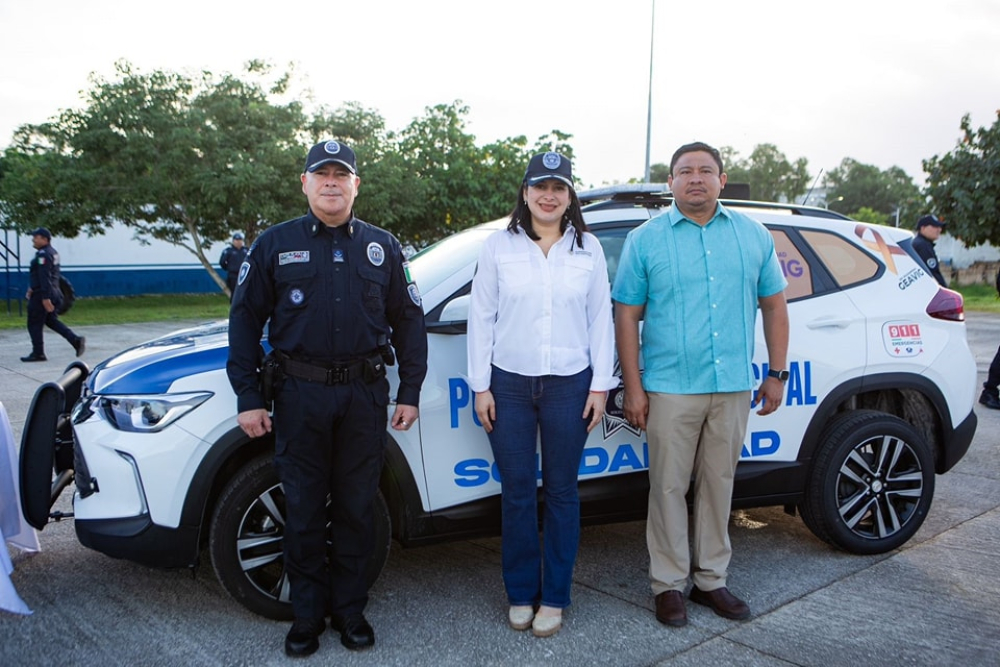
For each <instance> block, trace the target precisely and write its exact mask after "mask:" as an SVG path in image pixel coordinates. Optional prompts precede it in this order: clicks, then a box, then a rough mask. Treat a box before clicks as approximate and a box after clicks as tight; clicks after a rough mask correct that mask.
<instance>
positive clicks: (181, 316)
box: [0, 285, 1000, 329]
mask: <svg viewBox="0 0 1000 667" xmlns="http://www.w3.org/2000/svg"><path fill="white" fill-rule="evenodd" d="M955 290H956V291H958V292H960V293H961V294H962V296H963V297H964V298H965V310H966V311H977V312H987V313H1000V298H997V291H996V290H995V289H994V288H993V287H991V286H989V285H963V286H961V287H956V288H955ZM11 310H12V311H13V312H12V313H10V314H8V313H7V312H6V309H4V310H3V311H0V329H20V328H24V327H26V326H27V304H26V303H24V302H22V305H21V314H20V315H18V314H17V302H15V301H12V302H11ZM227 317H229V299H227V298H226V296H225V295H224V294H221V293H220V294H150V295H145V296H120V297H103V298H97V297H95V298H86V299H77V301H76V303H75V304H73V309H72V310H71V311H69V313H67V314H66V315H63V316H62V317H60V319H61V320H63V321H64V322H65V323H66V324H68V325H69V326H70V327H75V326H84V325H90V324H130V323H134V322H169V321H171V320H177V321H182V320H205V321H209V320H223V319H226V318H227Z"/></svg>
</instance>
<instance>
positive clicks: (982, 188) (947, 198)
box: [923, 111, 1000, 246]
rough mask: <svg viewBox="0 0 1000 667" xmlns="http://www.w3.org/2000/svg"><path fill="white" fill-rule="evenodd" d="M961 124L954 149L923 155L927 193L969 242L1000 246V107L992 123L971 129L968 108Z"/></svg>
mask: <svg viewBox="0 0 1000 667" xmlns="http://www.w3.org/2000/svg"><path fill="white" fill-rule="evenodd" d="M960 127H961V130H962V138H961V139H960V140H959V142H958V145H957V146H956V147H955V149H954V150H953V151H951V152H950V153H946V154H945V155H942V156H937V155H935V156H934V157H932V158H930V159H928V160H924V161H923V166H924V171H925V172H927V194H928V195H930V197H931V198H932V199H933V201H934V211H935V213H937V215H939V216H940V217H941V218H942V219H943V220H946V221H947V222H948V233H949V234H952V235H954V236H956V237H958V238H960V239H962V241H964V242H965V243H966V244H967V245H977V244H980V243H985V242H989V243H991V244H993V245H995V246H1000V111H998V112H997V119H996V121H994V123H993V125H992V126H991V127H980V128H979V129H977V130H973V129H972V122H971V119H970V117H969V115H968V114H966V115H965V116H963V117H962V122H961V125H960Z"/></svg>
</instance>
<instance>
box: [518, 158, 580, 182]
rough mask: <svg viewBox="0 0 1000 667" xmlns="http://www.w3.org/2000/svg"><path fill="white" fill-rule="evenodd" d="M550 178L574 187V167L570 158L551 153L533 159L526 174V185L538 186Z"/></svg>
mask: <svg viewBox="0 0 1000 667" xmlns="http://www.w3.org/2000/svg"><path fill="white" fill-rule="evenodd" d="M550 178H554V179H555V180H557V181H562V182H563V183H565V184H566V185H568V186H569V187H571V188H572V187H573V165H572V164H571V163H570V161H569V158H568V157H566V156H565V155H560V154H559V153H553V152H549V153H539V154H538V155H535V156H534V157H532V158H531V161H530V162H529V163H528V169H527V170H526V171H525V172H524V182H525V184H526V185H536V184H538V183H541V182H542V181H545V180H548V179H550Z"/></svg>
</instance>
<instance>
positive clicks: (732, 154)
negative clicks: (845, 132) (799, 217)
mask: <svg viewBox="0 0 1000 667" xmlns="http://www.w3.org/2000/svg"><path fill="white" fill-rule="evenodd" d="M719 152H720V153H721V154H722V160H723V164H724V165H725V170H726V176H727V179H728V181H729V182H731V183H748V184H749V185H750V196H751V197H752V198H753V199H757V200H760V201H795V200H796V198H798V197H799V196H801V195H803V194H805V191H806V188H808V187H809V169H808V165H809V162H808V160H806V159H805V158H804V157H800V158H799V159H797V160H795V162H789V161H788V158H787V157H785V154H784V153H782V152H781V151H779V150H778V147H777V146H775V145H774V144H757V145H756V146H755V147H754V149H753V152H752V153H750V157H748V158H746V159H742V158H740V156H739V153H738V152H737V151H736V150H735V149H734V148H732V147H730V146H723V147H722V148H721V149H719Z"/></svg>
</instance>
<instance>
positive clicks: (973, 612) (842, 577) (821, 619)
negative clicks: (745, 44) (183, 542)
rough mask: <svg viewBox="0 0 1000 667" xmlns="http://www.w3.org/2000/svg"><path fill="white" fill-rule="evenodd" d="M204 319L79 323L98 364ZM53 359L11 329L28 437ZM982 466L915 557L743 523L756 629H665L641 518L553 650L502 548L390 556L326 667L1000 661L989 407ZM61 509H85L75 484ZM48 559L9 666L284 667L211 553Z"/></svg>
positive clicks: (768, 517) (918, 542) (19, 582)
mask: <svg viewBox="0 0 1000 667" xmlns="http://www.w3.org/2000/svg"><path fill="white" fill-rule="evenodd" d="M187 324H190V323H187V322H185V323H171V324H144V325H128V326H113V327H110V326H109V327H81V328H80V333H82V334H84V335H86V336H87V345H88V351H87V353H86V355H85V356H84V361H86V362H87V363H88V364H90V365H94V364H95V363H96V362H97V361H99V360H101V359H104V358H106V357H107V356H110V355H111V354H113V353H115V352H117V351H120V350H121V349H123V348H125V347H127V346H129V345H131V344H134V343H137V342H141V341H143V340H147V339H149V338H152V337H154V336H156V335H159V334H161V333H167V332H169V331H171V330H173V329H176V328H180V327H181V326H184V325H187ZM968 329H969V341H970V346H971V347H972V349H973V351H974V353H975V355H976V360H977V364H978V367H979V371H980V381H981V380H982V378H983V376H984V375H985V371H986V368H987V366H988V365H989V362H990V360H991V359H992V357H993V354H994V352H995V351H996V347H997V345H998V344H1000V316H992V315H979V314H975V313H972V314H970V315H969V326H968ZM46 342H47V353H48V356H49V359H50V361H48V362H44V363H37V364H22V363H21V362H20V361H19V360H18V357H19V356H21V355H23V354H25V353H27V351H28V349H29V346H28V339H27V333H26V332H25V331H0V400H2V401H3V403H4V405H5V406H6V408H7V411H8V413H9V416H10V419H11V422H12V424H13V428H14V430H15V435H16V436H17V437H18V441H19V438H20V430H21V427H22V426H23V422H24V416H25V413H26V411H27V407H28V403H29V401H30V399H31V396H32V394H33V392H34V390H35V388H36V387H37V386H38V383H40V382H42V381H47V380H51V379H55V378H56V377H57V376H58V375H59V374H60V373H61V372H62V370H63V368H65V366H66V365H68V364H69V363H70V362H71V361H72V360H73V350H72V348H70V346H69V345H67V344H65V342H64V341H62V340H61V339H58V338H57V337H54V336H52V335H51V334H47V339H46ZM976 411H977V413H978V414H979V418H980V422H979V429H978V432H977V434H976V438H975V440H974V441H973V444H972V447H971V449H970V451H969V453H968V454H967V456H966V457H965V458H964V459H963V460H962V461H961V462H960V463H959V464H958V465H957V466H956V468H955V469H954V470H952V471H951V472H949V473H948V474H946V475H943V476H939V477H938V478H937V480H936V487H937V488H936V493H935V499H934V504H933V506H932V508H931V511H930V514H929V516H928V518H927V520H926V521H925V523H924V525H923V527H922V528H921V530H920V531H919V532H918V533H917V535H916V537H915V538H914V539H913V540H911V541H910V542H909V543H908V544H907V545H906V546H904V547H903V548H902V549H900V550H898V551H895V552H892V553H889V554H883V555H880V556H853V555H849V554H845V553H842V552H838V551H835V550H833V549H831V548H830V547H828V546H827V545H826V544H824V543H822V542H820V541H819V540H817V539H816V538H815V537H813V536H812V534H811V533H810V532H809V531H808V530H807V529H806V528H805V526H804V525H803V524H802V522H801V520H800V519H798V518H797V517H791V516H788V515H786V514H784V513H783V512H782V511H781V509H780V508H764V509H755V510H747V511H739V512H734V513H733V518H732V525H731V536H732V541H733V545H734V559H733V563H732V568H731V575H730V586H731V588H732V589H733V590H734V591H735V592H736V593H738V594H740V595H741V596H743V597H745V598H746V599H747V600H748V602H749V603H750V605H751V607H752V609H753V611H754V616H753V618H752V619H751V620H749V621H746V622H742V623H740V622H732V621H727V620H725V619H722V618H719V617H717V616H715V615H714V614H712V613H711V612H709V611H708V610H706V609H704V608H701V607H698V606H697V605H690V606H689V615H690V623H689V624H688V625H687V626H686V627H684V628H667V627H664V626H662V625H660V624H659V623H657V622H656V620H655V618H654V616H653V613H652V609H653V600H652V596H651V594H650V592H649V586H648V582H647V555H646V547H645V533H644V524H643V522H631V523H624V524H616V525H609V526H600V527H588V528H584V529H583V533H582V538H581V545H580V554H579V560H578V564H577V568H576V575H575V579H574V589H573V596H574V597H573V601H574V603H573V606H572V607H571V608H570V609H569V610H568V611H567V613H566V620H565V624H564V628H563V630H562V631H561V632H560V633H559V634H558V635H556V636H555V637H552V638H549V639H535V638H533V637H531V636H530V634H527V633H514V632H512V631H511V630H509V629H508V628H507V627H506V625H505V622H504V620H505V609H506V608H505V604H504V595H503V586H502V582H501V580H500V542H499V539H495V538H494V539H483V540H472V541H464V542H457V543H452V544H443V545H436V546H430V547H421V548H417V549H408V550H404V549H401V548H399V547H398V545H394V546H393V551H392V554H391V556H390V559H389V564H388V566H387V567H386V569H385V571H384V572H383V575H382V577H381V578H380V579H379V581H378V582H377V583H376V584H375V587H374V588H373V590H372V594H371V603H370V604H369V608H368V617H369V619H370V620H371V621H372V624H373V625H374V626H375V629H376V635H377V644H376V646H375V648H374V649H372V650H371V651H368V652H363V653H351V652H349V651H347V650H346V649H344V648H343V647H341V646H340V644H339V642H338V640H337V636H336V635H335V634H333V633H332V632H328V633H326V634H325V635H324V636H323V637H322V639H321V647H320V650H319V652H318V653H317V654H316V655H315V656H313V657H312V658H310V659H309V663H310V664H316V665H325V664H344V665H435V666H437V665H462V666H465V665H518V666H525V665H567V666H573V667H579V666H582V665H629V666H630V665H704V664H723V665H728V664H734V665H761V666H771V665H941V664H956V665H996V664H998V660H1000V658H998V646H997V637H1000V583H998V578H997V575H998V573H1000V413H998V412H997V411H990V410H986V409H985V408H982V406H978V405H977V406H976ZM59 507H60V508H62V509H64V510H69V508H70V505H69V492H66V493H64V494H63V497H62V498H61V499H60V501H59ZM40 539H41V544H42V551H41V552H40V553H39V554H35V555H25V554H18V553H15V552H13V551H12V552H11V553H12V555H13V558H14V562H15V571H14V573H13V576H12V579H13V581H14V584H15V586H16V588H17V590H18V592H19V594H20V595H21V597H22V598H23V599H24V600H25V602H27V604H28V605H29V606H30V607H31V608H32V609H33V610H34V614H33V615H32V616H28V617H20V616H15V615H12V614H6V613H3V612H0V665H90V664H107V665H139V664H141V665H272V664H286V663H288V662H291V660H290V659H288V658H286V657H285V656H284V654H283V653H282V641H283V638H284V634H285V632H286V631H287V627H288V626H287V624H285V623H279V622H275V621H269V620H267V619H263V618H260V617H257V616H254V615H253V614H250V613H249V612H247V611H245V610H244V609H243V608H242V607H241V606H239V605H238V604H237V603H235V602H233V601H232V600H231V599H229V598H228V596H227V595H226V594H225V592H224V591H223V590H222V588H221V586H220V585H219V584H218V582H217V581H216V580H215V577H214V573H213V572H212V569H211V566H210V563H209V562H208V557H207V554H206V555H205V558H204V562H203V563H202V565H201V566H200V567H199V568H198V569H197V570H196V571H195V572H194V573H193V574H192V573H191V572H187V571H160V570H152V569H148V568H144V567H141V566H139V565H135V564H132V563H128V562H124V561H116V560H113V559H110V558H108V557H106V556H103V555H101V554H99V553H97V552H94V551H90V550H88V549H85V548H84V547H82V546H81V545H80V544H79V543H78V542H77V541H76V537H75V534H74V532H73V526H72V521H71V520H68V521H63V522H60V523H53V524H49V526H47V527H46V528H45V530H44V531H43V532H42V533H41V534H40Z"/></svg>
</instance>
